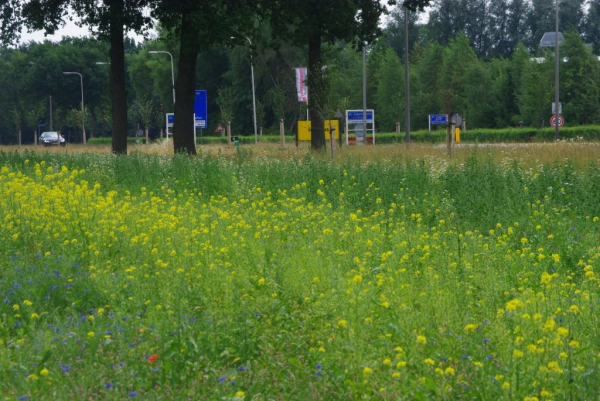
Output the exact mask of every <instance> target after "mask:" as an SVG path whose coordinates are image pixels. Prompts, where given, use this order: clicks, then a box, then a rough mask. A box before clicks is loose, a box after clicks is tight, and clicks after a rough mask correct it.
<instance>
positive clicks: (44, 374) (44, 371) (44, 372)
mask: <svg viewBox="0 0 600 401" xmlns="http://www.w3.org/2000/svg"><path fill="white" fill-rule="evenodd" d="M48 373H50V372H49V371H48V369H46V368H44V369H42V370H40V375H42V376H48Z"/></svg>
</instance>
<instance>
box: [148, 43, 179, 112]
mask: <svg viewBox="0 0 600 401" xmlns="http://www.w3.org/2000/svg"><path fill="white" fill-rule="evenodd" d="M148 54H168V55H169V57H171V82H172V84H173V106H175V70H174V69H173V55H172V54H171V53H169V52H167V51H164V50H151V51H149V52H148Z"/></svg>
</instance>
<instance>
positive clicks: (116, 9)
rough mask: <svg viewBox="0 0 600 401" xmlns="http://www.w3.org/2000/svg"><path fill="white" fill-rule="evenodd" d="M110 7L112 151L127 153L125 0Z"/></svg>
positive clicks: (113, 2) (115, 2) (115, 1)
mask: <svg viewBox="0 0 600 401" xmlns="http://www.w3.org/2000/svg"><path fill="white" fill-rule="evenodd" d="M108 6H109V8H110V11H109V12H110V51H109V55H110V101H111V103H112V120H113V121H112V151H113V153H116V154H124V155H126V154H127V92H126V90H125V47H124V45H123V39H124V27H123V13H124V4H123V0H111V1H110V2H108Z"/></svg>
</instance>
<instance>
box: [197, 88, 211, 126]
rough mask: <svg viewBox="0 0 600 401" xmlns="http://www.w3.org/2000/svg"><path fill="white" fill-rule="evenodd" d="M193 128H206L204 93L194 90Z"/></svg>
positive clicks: (206, 112)
mask: <svg viewBox="0 0 600 401" xmlns="http://www.w3.org/2000/svg"><path fill="white" fill-rule="evenodd" d="M194 120H195V121H194V126H195V127H196V128H206V127H208V111H207V108H206V91H205V90H196V99H195V101H194Z"/></svg>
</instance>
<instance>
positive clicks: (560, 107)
mask: <svg viewBox="0 0 600 401" xmlns="http://www.w3.org/2000/svg"><path fill="white" fill-rule="evenodd" d="M552 114H554V115H556V103H555V102H552ZM558 114H562V102H560V103H558Z"/></svg>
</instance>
